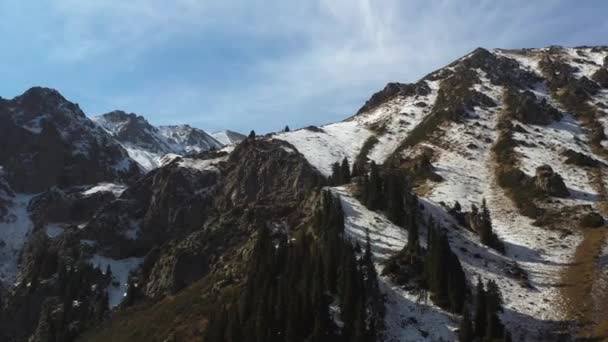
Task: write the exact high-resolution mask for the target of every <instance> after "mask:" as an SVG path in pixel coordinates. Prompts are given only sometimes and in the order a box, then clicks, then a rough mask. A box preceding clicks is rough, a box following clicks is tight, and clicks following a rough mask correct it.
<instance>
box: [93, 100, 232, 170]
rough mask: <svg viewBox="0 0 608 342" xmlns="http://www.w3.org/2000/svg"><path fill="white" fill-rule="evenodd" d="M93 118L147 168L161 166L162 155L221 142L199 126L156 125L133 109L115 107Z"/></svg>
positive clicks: (202, 149) (186, 151)
mask: <svg viewBox="0 0 608 342" xmlns="http://www.w3.org/2000/svg"><path fill="white" fill-rule="evenodd" d="M93 120H94V121H95V122H96V123H97V124H98V125H99V126H101V127H103V129H104V130H106V131H107V132H108V133H109V134H111V135H112V136H114V137H115V138H116V139H117V140H118V141H120V143H121V144H122V145H123V147H124V148H125V149H126V150H127V151H128V153H129V156H130V157H131V158H133V159H134V160H135V161H137V162H138V163H139V164H140V165H141V166H142V167H143V168H144V169H145V170H148V171H149V170H152V169H154V168H156V167H158V166H159V165H160V159H161V157H162V156H164V155H165V154H167V153H174V154H188V153H196V152H201V151H206V150H209V149H215V148H220V147H221V146H222V144H221V143H219V142H218V141H217V140H215V139H214V138H212V137H211V136H209V135H208V134H207V133H205V132H204V131H202V130H200V129H197V128H193V127H190V126H188V125H182V126H161V127H154V126H152V125H150V123H149V122H148V121H147V120H146V119H145V118H144V117H142V116H138V115H136V114H133V113H131V114H128V113H125V112H123V111H114V112H110V113H106V114H103V115H99V116H96V117H94V118H93Z"/></svg>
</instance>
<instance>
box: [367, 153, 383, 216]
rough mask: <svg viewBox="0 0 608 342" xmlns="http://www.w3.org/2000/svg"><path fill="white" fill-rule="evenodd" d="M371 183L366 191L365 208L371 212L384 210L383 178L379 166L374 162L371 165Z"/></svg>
mask: <svg viewBox="0 0 608 342" xmlns="http://www.w3.org/2000/svg"><path fill="white" fill-rule="evenodd" d="M369 169H370V172H369V182H368V188H367V191H366V196H367V197H366V198H365V199H364V200H365V201H364V202H365V206H366V207H367V208H368V209H370V210H380V209H384V206H383V196H382V178H381V177H380V170H379V169H378V165H376V163H375V162H374V161H373V160H372V162H371V163H370V167H369Z"/></svg>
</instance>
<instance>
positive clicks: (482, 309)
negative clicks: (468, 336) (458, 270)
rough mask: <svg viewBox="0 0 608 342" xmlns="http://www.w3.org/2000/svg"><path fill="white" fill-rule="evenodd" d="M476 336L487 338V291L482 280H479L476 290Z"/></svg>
mask: <svg viewBox="0 0 608 342" xmlns="http://www.w3.org/2000/svg"><path fill="white" fill-rule="evenodd" d="M475 300H476V303H475V336H476V337H477V338H479V339H483V337H484V336H486V326H487V319H486V317H487V316H486V291H485V289H484V287H483V283H482V282H481V279H480V278H477V286H476V289H475Z"/></svg>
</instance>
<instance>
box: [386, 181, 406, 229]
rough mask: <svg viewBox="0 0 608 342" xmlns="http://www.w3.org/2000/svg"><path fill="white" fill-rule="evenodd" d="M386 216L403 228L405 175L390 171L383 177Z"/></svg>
mask: <svg viewBox="0 0 608 342" xmlns="http://www.w3.org/2000/svg"><path fill="white" fill-rule="evenodd" d="M384 184H385V185H384V192H385V193H386V214H387V216H388V219H389V220H391V221H392V222H393V223H394V224H396V225H398V226H402V227H403V226H405V175H404V174H402V173H400V172H398V171H390V172H387V173H386V175H385V182H384Z"/></svg>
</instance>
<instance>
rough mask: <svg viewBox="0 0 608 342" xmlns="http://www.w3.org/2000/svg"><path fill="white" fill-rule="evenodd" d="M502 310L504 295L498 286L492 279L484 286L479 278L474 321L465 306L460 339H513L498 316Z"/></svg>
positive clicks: (464, 341)
mask: <svg viewBox="0 0 608 342" xmlns="http://www.w3.org/2000/svg"><path fill="white" fill-rule="evenodd" d="M500 312H502V297H501V294H500V290H499V289H498V286H497V285H496V283H495V282H494V281H493V280H490V281H488V284H487V286H486V288H484V286H483V283H482V282H481V279H478V280H477V286H476V290H475V311H474V321H472V320H471V316H470V314H469V312H468V310H467V309H466V308H465V310H464V311H463V315H462V321H461V322H460V330H459V333H458V339H459V341H461V342H473V341H511V334H510V333H509V331H508V330H506V329H505V327H504V325H503V324H502V322H501V321H500V319H499V317H498V314H499V313H500Z"/></svg>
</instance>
